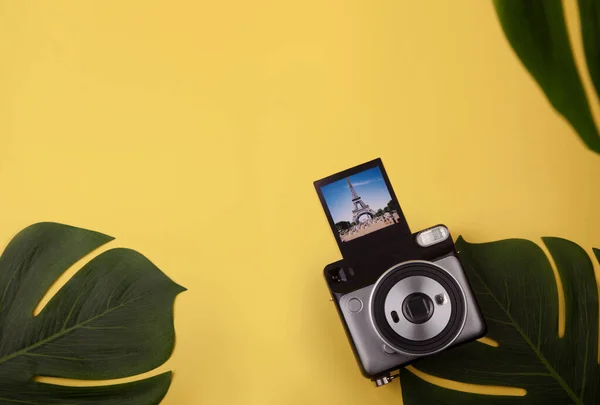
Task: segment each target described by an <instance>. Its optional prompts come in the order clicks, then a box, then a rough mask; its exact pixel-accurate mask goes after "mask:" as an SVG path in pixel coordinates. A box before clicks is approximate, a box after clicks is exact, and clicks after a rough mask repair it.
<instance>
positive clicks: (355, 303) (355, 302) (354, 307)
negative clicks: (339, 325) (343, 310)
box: [348, 298, 363, 312]
mask: <svg viewBox="0 0 600 405" xmlns="http://www.w3.org/2000/svg"><path fill="white" fill-rule="evenodd" d="M362 307H363V303H362V301H361V300H359V299H358V298H351V299H350V301H348V309H349V310H350V312H360V310H361V309H362Z"/></svg>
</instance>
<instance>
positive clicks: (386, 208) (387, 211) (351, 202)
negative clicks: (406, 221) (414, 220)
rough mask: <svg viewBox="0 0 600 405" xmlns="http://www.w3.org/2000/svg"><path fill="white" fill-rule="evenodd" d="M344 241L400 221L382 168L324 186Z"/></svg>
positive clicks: (323, 192) (324, 191) (327, 202)
mask: <svg viewBox="0 0 600 405" xmlns="http://www.w3.org/2000/svg"><path fill="white" fill-rule="evenodd" d="M321 193H322V194H323V197H324V199H325V203H326V204H327V209H328V210H329V213H330V215H331V217H332V218H333V222H334V224H335V228H336V231H337V232H338V234H339V237H340V240H341V241H342V242H348V241H351V240H353V239H356V238H360V237H361V236H365V235H368V234H370V233H372V232H375V231H378V230H380V229H382V228H386V227H388V226H391V225H394V224H396V223H398V221H399V220H400V216H399V214H398V204H397V203H396V202H395V201H394V200H393V199H392V197H391V195H390V191H389V190H388V187H387V184H386V182H385V180H384V178H383V175H382V174H381V170H380V168H379V167H373V168H370V169H367V170H363V171H361V172H358V173H356V174H352V175H350V176H348V177H346V178H344V179H341V180H337V181H334V182H333V183H330V184H327V185H325V186H322V187H321Z"/></svg>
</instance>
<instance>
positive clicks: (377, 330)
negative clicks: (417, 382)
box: [369, 260, 468, 357]
mask: <svg viewBox="0 0 600 405" xmlns="http://www.w3.org/2000/svg"><path fill="white" fill-rule="evenodd" d="M407 264H428V265H432V266H435V267H437V268H438V269H439V270H442V271H443V272H445V273H447V274H448V275H449V276H450V277H452V279H454V281H456V284H457V285H458V288H459V290H460V293H461V296H462V299H463V302H464V303H465V306H466V305H467V296H466V295H465V292H464V290H463V288H462V286H461V285H460V283H459V282H458V280H457V279H456V277H454V276H453V275H452V274H451V273H450V272H449V271H448V270H446V269H444V268H443V267H442V266H440V265H438V264H436V263H435V262H428V261H426V260H407V261H405V262H402V263H398V264H395V265H393V266H392V267H390V268H389V269H387V270H386V271H385V272H384V273H383V274H382V275H381V277H379V279H378V280H377V281H376V282H375V284H373V289H372V290H371V293H370V294H369V319H370V321H371V325H372V326H373V330H375V333H376V334H377V336H378V337H379V339H381V340H382V341H383V342H384V343H385V344H387V345H388V346H389V347H391V348H392V349H394V350H395V351H397V352H398V353H401V354H404V355H406V356H418V357H423V356H430V355H432V354H435V353H439V352H441V351H442V350H444V349H446V348H448V347H449V346H451V345H452V344H453V343H454V341H455V340H456V339H457V338H458V337H459V336H460V334H461V333H462V331H463V329H464V327H465V323H466V322H467V311H468V308H465V311H464V314H463V317H462V320H461V324H460V328H458V331H457V332H456V334H455V335H454V338H453V339H452V340H450V341H449V342H448V343H447V344H446V345H444V346H443V347H441V348H439V349H437V350H434V351H432V352H428V353H411V352H409V351H406V350H402V349H399V348H398V347H397V346H395V345H393V344H391V343H390V342H389V341H387V340H386V339H385V338H384V337H383V336H382V335H381V333H380V332H379V328H378V327H377V324H376V323H375V320H374V319H373V296H374V295H375V291H377V288H378V287H379V284H381V281H382V280H383V279H384V278H385V277H386V276H387V274H388V273H390V272H392V271H394V270H395V269H396V268H398V267H400V266H404V265H407Z"/></svg>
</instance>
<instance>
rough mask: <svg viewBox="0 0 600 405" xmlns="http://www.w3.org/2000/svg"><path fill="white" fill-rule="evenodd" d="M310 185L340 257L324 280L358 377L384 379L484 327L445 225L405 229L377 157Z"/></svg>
mask: <svg viewBox="0 0 600 405" xmlns="http://www.w3.org/2000/svg"><path fill="white" fill-rule="evenodd" d="M315 187H316V189H317V193H318V195H319V198H320V200H321V203H322V204H323V207H324V209H325V212H326V214H327V217H328V220H329V223H330V225H331V228H332V230H333V232H334V235H335V237H336V240H337V241H338V245H339V247H340V250H341V252H342V255H343V256H344V259H343V260H340V261H337V262H334V263H331V264H328V265H327V266H326V267H325V269H324V276H325V280H326V282H327V286H328V288H329V291H330V293H331V297H332V299H333V302H334V303H335V305H336V308H337V311H338V314H339V316H340V320H341V321H342V324H343V326H344V329H345V331H346V335H347V337H348V340H349V341H350V344H351V346H352V349H353V351H354V354H355V357H356V359H357V362H358V364H359V367H360V369H361V371H362V373H363V375H364V376H365V377H367V378H369V379H371V380H373V381H375V383H376V385H377V386H381V385H385V384H387V383H389V382H390V381H391V380H392V379H393V378H394V377H395V376H394V375H392V373H393V372H394V371H396V370H398V369H399V368H400V367H403V366H406V365H408V364H409V363H412V362H413V361H415V360H417V359H419V358H422V357H425V356H430V355H432V354H435V353H437V352H440V351H442V350H445V349H447V348H450V347H452V346H455V345H458V344H461V343H465V342H469V341H472V340H475V339H478V338H480V337H482V336H483V335H484V334H485V332H486V325H485V321H484V319H483V316H482V314H481V310H480V309H479V306H478V304H477V301H476V300H475V296H474V295H473V292H472V291H471V288H470V286H469V282H468V280H467V277H466V275H465V273H464V270H463V268H462V266H461V263H460V260H459V258H458V256H457V254H456V251H455V248H454V242H453V241H452V237H451V235H450V232H449V230H448V228H447V227H446V226H444V225H437V226H434V227H431V228H428V229H425V230H422V231H420V232H417V233H414V234H411V232H410V229H409V227H408V224H407V222H406V220H405V218H404V215H403V213H402V211H401V208H400V206H399V204H398V202H397V199H396V196H395V194H394V191H393V189H392V187H391V185H390V183H389V179H388V177H387V174H386V173H385V169H384V168H383V164H382V163H381V160H380V159H376V160H373V161H371V162H367V163H365V164H362V165H360V166H357V167H354V168H351V169H348V170H345V171H343V172H340V173H337V174H335V175H333V176H329V177H327V178H325V179H322V180H319V181H317V182H315ZM363 196H364V197H363ZM367 198H368V199H369V200H367ZM369 201H373V202H374V203H375V204H376V205H373V204H371V205H369Z"/></svg>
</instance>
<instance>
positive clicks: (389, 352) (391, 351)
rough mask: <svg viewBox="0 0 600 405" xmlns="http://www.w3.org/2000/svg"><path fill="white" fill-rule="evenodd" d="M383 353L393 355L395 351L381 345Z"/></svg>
mask: <svg viewBox="0 0 600 405" xmlns="http://www.w3.org/2000/svg"><path fill="white" fill-rule="evenodd" d="M383 351H384V352H386V353H387V354H395V353H396V351H395V350H394V349H392V348H391V347H389V346H388V345H383Z"/></svg>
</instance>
